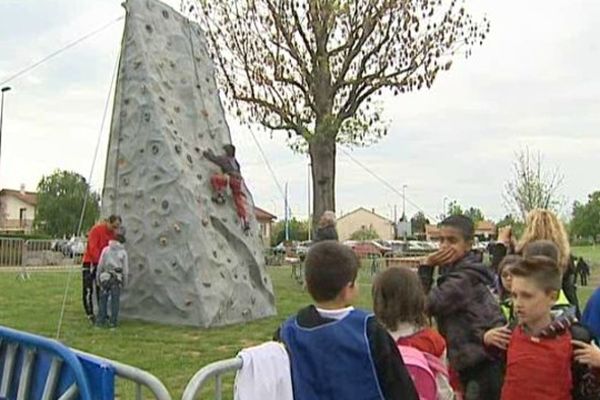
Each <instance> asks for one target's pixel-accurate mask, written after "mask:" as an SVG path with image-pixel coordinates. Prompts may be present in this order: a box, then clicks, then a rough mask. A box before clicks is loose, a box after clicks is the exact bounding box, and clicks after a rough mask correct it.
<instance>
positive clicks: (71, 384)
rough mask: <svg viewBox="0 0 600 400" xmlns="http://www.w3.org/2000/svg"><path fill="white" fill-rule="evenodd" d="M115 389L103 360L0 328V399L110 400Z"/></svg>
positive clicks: (109, 370)
mask: <svg viewBox="0 0 600 400" xmlns="http://www.w3.org/2000/svg"><path fill="white" fill-rule="evenodd" d="M114 388H115V370H114V368H113V367H112V366H111V365H110V364H109V363H108V362H106V361H105V360H102V359H97V358H94V357H92V356H88V355H83V354H76V353H75V352H74V351H73V350H71V349H69V348H68V347H66V346H64V345H62V344H61V343H59V342H57V341H54V340H51V339H47V338H44V337H41V336H36V335H32V334H29V333H25V332H20V331H16V330H14V329H10V328H6V327H2V326H0V400H55V399H59V400H67V399H70V400H113V399H114Z"/></svg>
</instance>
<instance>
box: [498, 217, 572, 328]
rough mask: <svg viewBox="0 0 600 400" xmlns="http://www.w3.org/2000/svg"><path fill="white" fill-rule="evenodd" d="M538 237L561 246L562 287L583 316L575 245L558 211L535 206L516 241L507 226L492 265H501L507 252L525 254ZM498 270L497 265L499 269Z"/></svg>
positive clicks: (500, 237)
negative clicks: (572, 251) (569, 237)
mask: <svg viewBox="0 0 600 400" xmlns="http://www.w3.org/2000/svg"><path fill="white" fill-rule="evenodd" d="M538 240H549V241H551V242H552V243H554V244H555V245H556V247H557V248H558V265H559V267H560V269H561V272H562V276H563V278H562V290H563V292H564V294H565V296H566V298H567V300H568V301H569V303H570V304H571V305H572V306H574V307H575V309H576V312H577V316H578V317H579V300H578V299H577V287H576V286H575V267H574V265H573V262H572V261H571V247H570V246H569V239H568V236H567V232H566V230H565V227H564V225H563V223H562V222H561V221H560V219H558V217H557V216H556V214H555V213H553V212H552V211H550V210H545V209H541V208H538V209H535V210H532V211H530V212H529V214H528V215H527V219H526V221H525V231H524V232H523V235H522V236H521V239H520V240H519V241H518V242H516V243H515V240H514V238H513V237H512V229H511V227H505V228H503V229H500V231H499V232H498V243H497V244H496V246H493V247H492V248H491V253H492V254H491V256H492V259H493V260H494V261H493V263H492V266H493V267H495V266H497V265H498V264H499V263H500V262H501V261H502V259H503V258H504V256H505V255H506V254H510V253H512V252H513V251H512V248H514V253H516V254H522V253H523V249H524V248H525V246H527V245H528V244H530V243H532V242H534V241H538ZM495 269H496V268H495Z"/></svg>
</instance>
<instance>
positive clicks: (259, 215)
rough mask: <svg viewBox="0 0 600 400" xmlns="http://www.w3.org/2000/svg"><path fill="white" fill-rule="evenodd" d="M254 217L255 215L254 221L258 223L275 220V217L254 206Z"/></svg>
mask: <svg viewBox="0 0 600 400" xmlns="http://www.w3.org/2000/svg"><path fill="white" fill-rule="evenodd" d="M254 215H256V219H257V220H259V221H273V220H275V219H277V217H276V216H275V215H273V214H271V213H270V212H268V211H265V210H263V209H262V208H259V207H256V206H254Z"/></svg>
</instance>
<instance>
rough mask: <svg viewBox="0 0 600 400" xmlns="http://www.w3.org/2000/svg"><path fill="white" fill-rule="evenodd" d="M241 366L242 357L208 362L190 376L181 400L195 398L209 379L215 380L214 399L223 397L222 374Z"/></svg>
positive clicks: (217, 399) (234, 370) (218, 399)
mask: <svg viewBox="0 0 600 400" xmlns="http://www.w3.org/2000/svg"><path fill="white" fill-rule="evenodd" d="M241 368H242V359H241V358H240V357H236V358H230V359H228V360H222V361H216V362H214V363H212V364H208V365H207V366H205V367H204V368H202V369H201V370H199V371H198V372H196V374H195V375H194V376H193V377H192V379H191V380H190V381H189V383H188V384H187V386H186V388H185V391H184V392H183V396H182V397H181V400H195V399H196V396H198V395H199V394H200V391H201V390H202V389H203V388H204V387H205V386H206V385H207V384H208V383H209V381H210V380H211V379H213V378H214V380H215V400H222V399H223V375H224V374H226V373H230V372H236V371H238V370H239V369H241Z"/></svg>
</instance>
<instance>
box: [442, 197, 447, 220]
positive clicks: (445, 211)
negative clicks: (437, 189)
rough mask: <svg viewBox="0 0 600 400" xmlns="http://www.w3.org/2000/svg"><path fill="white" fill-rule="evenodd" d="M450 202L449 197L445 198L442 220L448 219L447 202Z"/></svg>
mask: <svg viewBox="0 0 600 400" xmlns="http://www.w3.org/2000/svg"><path fill="white" fill-rule="evenodd" d="M447 201H448V196H444V208H443V210H442V219H444V218H446V215H447V213H448V210H447V209H446V202H447Z"/></svg>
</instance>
